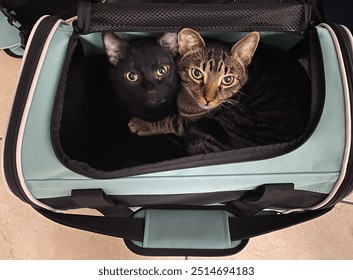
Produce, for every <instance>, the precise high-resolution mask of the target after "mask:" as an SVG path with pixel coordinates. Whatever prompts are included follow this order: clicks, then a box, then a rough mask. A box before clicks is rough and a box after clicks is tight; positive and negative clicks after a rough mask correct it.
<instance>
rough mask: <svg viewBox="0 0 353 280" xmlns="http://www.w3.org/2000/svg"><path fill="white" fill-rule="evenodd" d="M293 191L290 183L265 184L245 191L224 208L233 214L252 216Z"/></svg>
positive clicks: (292, 185)
mask: <svg viewBox="0 0 353 280" xmlns="http://www.w3.org/2000/svg"><path fill="white" fill-rule="evenodd" d="M295 193H296V191H295V190H294V184H292V183H281V184H265V185H261V186H259V187H257V188H256V189H255V190H252V191H247V192H246V193H245V194H244V195H243V196H242V197H240V198H239V199H238V200H235V201H231V202H228V203H227V204H226V209H227V211H228V212H230V213H232V214H234V215H235V216H253V215H256V214H257V213H259V212H260V211H262V210H263V209H266V208H269V207H275V206H276V205H277V204H278V202H281V201H285V199H287V198H290V197H291V196H292V195H293V194H295Z"/></svg>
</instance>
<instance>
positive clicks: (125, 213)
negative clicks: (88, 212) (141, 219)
mask: <svg viewBox="0 0 353 280" xmlns="http://www.w3.org/2000/svg"><path fill="white" fill-rule="evenodd" d="M71 199H72V200H73V201H74V202H75V204H76V205H78V206H80V207H81V208H92V209H97V210H98V211H99V212H101V213H102V214H103V215H104V216H114V217H130V216H131V215H132V214H133V211H131V210H130V208H129V207H128V206H127V205H125V204H115V203H114V202H113V201H112V200H111V199H110V198H109V197H108V196H107V195H106V194H105V193H104V191H103V190H102V189H82V190H72V191H71Z"/></svg>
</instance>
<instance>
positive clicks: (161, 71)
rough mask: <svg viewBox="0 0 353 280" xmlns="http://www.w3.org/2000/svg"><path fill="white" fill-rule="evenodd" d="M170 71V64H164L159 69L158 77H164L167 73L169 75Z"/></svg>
mask: <svg viewBox="0 0 353 280" xmlns="http://www.w3.org/2000/svg"><path fill="white" fill-rule="evenodd" d="M168 72H169V66H168V65H162V66H160V67H159V68H158V70H157V77H158V78H162V77H164V76H165V75H167V74H168Z"/></svg>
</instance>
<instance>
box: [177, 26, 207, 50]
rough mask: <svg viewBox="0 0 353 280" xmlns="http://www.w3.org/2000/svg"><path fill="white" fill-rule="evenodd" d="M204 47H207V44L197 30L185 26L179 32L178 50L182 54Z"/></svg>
mask: <svg viewBox="0 0 353 280" xmlns="http://www.w3.org/2000/svg"><path fill="white" fill-rule="evenodd" d="M203 49H206V44H205V41H204V40H203V39H202V37H201V35H200V34H199V33H198V32H197V31H195V30H193V29H190V28H184V29H182V30H181V31H180V32H179V33H178V51H179V53H180V55H185V54H186V53H187V52H189V51H192V50H203Z"/></svg>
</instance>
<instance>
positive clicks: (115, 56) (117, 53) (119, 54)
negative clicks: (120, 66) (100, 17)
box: [103, 32, 128, 66]
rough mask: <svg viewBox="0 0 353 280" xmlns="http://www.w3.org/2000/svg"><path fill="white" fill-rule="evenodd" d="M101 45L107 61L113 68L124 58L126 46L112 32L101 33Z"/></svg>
mask: <svg viewBox="0 0 353 280" xmlns="http://www.w3.org/2000/svg"><path fill="white" fill-rule="evenodd" d="M103 45H104V49H105V52H106V54H107V56H108V60H109V62H110V63H111V64H113V65H114V66H115V65H116V64H117V63H118V61H119V60H120V59H122V58H123V57H124V56H125V52H126V48H127V47H128V44H127V43H126V42H125V41H123V40H122V39H120V38H119V37H118V36H116V35H115V34H114V33H112V32H104V33H103Z"/></svg>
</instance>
